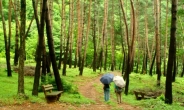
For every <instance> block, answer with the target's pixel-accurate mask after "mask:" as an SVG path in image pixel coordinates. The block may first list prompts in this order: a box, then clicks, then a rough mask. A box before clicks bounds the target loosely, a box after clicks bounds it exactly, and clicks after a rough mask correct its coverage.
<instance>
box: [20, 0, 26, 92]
mask: <svg viewBox="0 0 184 110" xmlns="http://www.w3.org/2000/svg"><path fill="white" fill-rule="evenodd" d="M20 19H21V27H20V51H19V53H20V58H19V71H18V95H24V94H25V93H24V60H25V29H26V0H21V13H20Z"/></svg>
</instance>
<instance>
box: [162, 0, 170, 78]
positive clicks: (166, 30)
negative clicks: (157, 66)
mask: <svg viewBox="0 0 184 110" xmlns="http://www.w3.org/2000/svg"><path fill="white" fill-rule="evenodd" d="M168 2H169V1H168V0H167V5H166V21H165V22H166V23H165V42H164V43H165V44H164V73H163V74H164V76H166V73H167V71H166V52H167V36H168V29H167V27H168V10H169V9H168V4H169V3H168Z"/></svg>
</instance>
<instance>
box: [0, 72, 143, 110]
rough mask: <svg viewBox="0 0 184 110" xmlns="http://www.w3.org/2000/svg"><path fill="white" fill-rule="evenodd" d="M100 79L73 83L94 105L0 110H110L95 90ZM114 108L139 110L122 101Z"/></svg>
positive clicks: (25, 106)
mask: <svg viewBox="0 0 184 110" xmlns="http://www.w3.org/2000/svg"><path fill="white" fill-rule="evenodd" d="M113 74H114V75H117V74H120V73H118V72H113ZM100 77H101V75H99V76H98V77H95V78H90V79H85V80H84V82H83V81H82V82H77V81H76V82H75V83H76V84H77V85H78V87H79V92H80V93H81V94H82V95H83V96H85V97H87V98H89V99H91V100H93V101H94V102H95V103H94V104H84V105H78V106H76V105H72V104H67V103H61V102H55V103H49V104H47V103H31V102H26V103H23V104H20V105H8V106H3V107H0V109H1V110H111V109H113V106H111V105H109V104H107V103H105V102H104V100H103V92H99V91H97V90H96V88H95V86H94V85H100V84H101V82H100V80H99V79H100ZM61 98H62V96H61ZM110 100H112V101H115V102H116V97H110ZM116 108H120V109H123V110H141V108H140V107H136V106H132V105H129V104H127V103H125V102H124V101H123V98H122V103H120V104H117V106H116Z"/></svg>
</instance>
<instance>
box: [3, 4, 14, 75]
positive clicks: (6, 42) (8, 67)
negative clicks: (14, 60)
mask: <svg viewBox="0 0 184 110" xmlns="http://www.w3.org/2000/svg"><path fill="white" fill-rule="evenodd" d="M0 2H1V3H0V14H1V18H2V25H3V32H4V43H5V52H6V66H7V70H8V73H7V76H8V77H11V76H12V73H11V64H10V36H11V24H10V22H11V18H10V16H11V15H9V36H8V39H7V34H6V24H5V19H4V14H3V10H2V9H3V8H2V7H3V6H2V1H0ZM10 5H11V4H9V8H11V6H10ZM9 10H10V9H9ZM9 14H11V11H10V12H9Z"/></svg>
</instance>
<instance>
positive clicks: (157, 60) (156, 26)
mask: <svg viewBox="0 0 184 110" xmlns="http://www.w3.org/2000/svg"><path fill="white" fill-rule="evenodd" d="M155 10H156V15H155V22H156V23H155V38H156V73H157V86H160V78H161V61H160V60H161V59H160V32H159V21H160V20H159V1H158V0H155Z"/></svg>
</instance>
